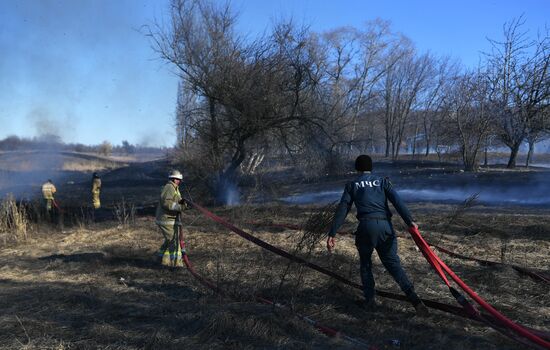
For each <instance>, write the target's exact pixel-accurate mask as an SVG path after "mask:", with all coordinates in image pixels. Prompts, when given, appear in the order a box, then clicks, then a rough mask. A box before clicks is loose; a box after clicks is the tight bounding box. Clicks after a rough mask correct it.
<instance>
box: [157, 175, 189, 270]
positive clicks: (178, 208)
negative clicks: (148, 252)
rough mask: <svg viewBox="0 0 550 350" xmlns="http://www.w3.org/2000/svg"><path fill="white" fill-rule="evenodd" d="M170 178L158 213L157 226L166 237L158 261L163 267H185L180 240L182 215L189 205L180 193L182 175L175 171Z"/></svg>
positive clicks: (160, 200)
mask: <svg viewBox="0 0 550 350" xmlns="http://www.w3.org/2000/svg"><path fill="white" fill-rule="evenodd" d="M168 178H169V181H168V183H167V184H166V185H164V187H163V188H162V192H161V194H160V199H159V204H158V206H157V213H156V224H157V225H158V227H159V228H160V230H161V232H162V235H163V236H164V242H163V244H162V246H161V247H160V249H159V251H158V259H159V261H160V263H161V264H162V265H165V266H172V267H176V266H177V267H180V266H183V261H182V250H181V247H180V239H179V238H180V227H181V219H180V213H181V212H182V211H183V210H184V209H186V208H187V204H186V203H185V201H184V200H183V199H182V197H181V194H180V191H179V185H180V183H181V181H182V180H183V176H182V174H181V173H180V172H179V171H177V170H174V171H172V172H171V173H170V175H169V176H168Z"/></svg>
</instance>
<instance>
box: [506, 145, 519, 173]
mask: <svg viewBox="0 0 550 350" xmlns="http://www.w3.org/2000/svg"><path fill="white" fill-rule="evenodd" d="M520 144H521V143H519V142H516V143H514V144H513V145H512V147H510V159H508V165H507V166H506V167H507V168H508V169H514V168H515V167H516V158H517V156H518V152H519V146H520Z"/></svg>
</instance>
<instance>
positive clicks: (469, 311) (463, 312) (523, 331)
mask: <svg viewBox="0 0 550 350" xmlns="http://www.w3.org/2000/svg"><path fill="white" fill-rule="evenodd" d="M189 203H190V204H191V205H192V206H193V207H194V208H196V209H197V210H199V211H200V212H201V213H202V214H203V215H205V216H206V217H208V218H210V219H212V220H213V221H215V222H218V223H220V224H222V225H223V226H225V227H227V228H229V229H230V230H231V231H233V232H235V233H236V234H238V235H239V236H241V237H243V238H245V239H247V240H249V241H251V242H253V243H255V244H257V245H259V246H260V247H262V248H264V249H267V250H269V251H271V252H273V253H275V254H278V255H280V256H283V257H285V258H287V259H289V260H291V261H294V262H297V263H300V264H303V265H305V266H307V267H310V268H312V269H314V270H317V271H319V272H321V273H323V274H326V275H328V276H331V277H333V278H335V279H337V280H339V281H341V282H343V283H346V284H348V285H351V286H353V287H355V288H359V289H361V286H360V285H358V284H356V283H353V282H351V281H349V280H347V279H346V278H344V277H342V276H339V275H337V274H335V273H334V272H332V271H329V270H327V269H325V268H323V267H320V266H318V265H316V264H313V263H311V262H308V261H306V260H304V259H302V258H299V257H297V256H294V255H292V254H290V253H288V252H286V251H284V250H282V249H280V248H277V247H274V246H272V245H270V244H269V243H267V242H264V241H262V240H260V239H259V238H257V237H254V236H252V235H250V234H248V233H246V232H244V231H243V230H241V229H239V228H237V227H235V226H234V225H232V224H231V223H229V222H227V221H225V220H224V219H222V218H220V217H219V216H217V215H215V214H213V213H211V212H210V211H208V210H206V209H205V208H203V207H201V206H199V205H197V204H195V203H193V202H191V201H189ZM411 234H412V233H411ZM414 237H415V236H414V235H413V238H414ZM424 243H425V244H426V245H427V243H426V242H425V241H424ZM422 251H423V254H424V255H425V256H426V255H428V256H430V257H431V254H434V253H433V252H431V250H430V249H429V247H428V250H427V251H426V250H425V249H422ZM430 252H431V254H430ZM434 255H435V254H434ZM437 259H438V258H437ZM437 259H435V260H434V261H436V262H437V264H436V263H432V261H430V260H429V259H428V261H430V264H432V266H434V265H437V267H436V266H434V268H435V269H436V271H438V273H441V274H443V271H442V270H445V271H446V272H447V273H448V274H449V275H450V276H451V277H453V275H454V277H456V278H457V279H458V277H457V276H456V275H455V274H454V273H453V272H452V271H451V270H450V269H449V268H448V267H447V266H446V265H444V264H443V265H442V261H440V260H437ZM445 267H446V269H445ZM447 269H448V270H447ZM443 275H444V274H443ZM440 276H441V275H440ZM454 277H453V279H454ZM442 278H443V279H444V281H445V280H446V281H447V282H448V280H447V278H446V277H442ZM455 282H456V281H455ZM460 282H461V283H462V285H461V284H460V283H459V282H457V283H459V285H461V288H463V289H464V288H468V289H469V287H468V286H467V285H466V284H465V283H464V282H462V281H461V280H460ZM451 288H452V287H451ZM453 290H454V289H451V292H452V291H453ZM469 290H470V291H471V292H472V293H473V294H474V295H476V297H477V298H479V301H478V300H476V299H475V298H474V297H472V298H474V300H476V301H477V302H478V303H479V304H480V305H482V306H483V307H484V308H485V309H486V310H487V311H488V312H489V313H490V316H489V315H480V313H479V312H477V311H475V309H473V308H467V307H465V306H464V305H462V303H461V305H462V306H463V308H456V307H453V306H451V305H447V304H442V303H438V302H433V301H429V300H423V302H424V303H425V304H426V305H427V306H429V307H432V308H436V309H440V310H442V311H446V312H451V313H454V314H456V315H460V316H463V317H468V318H471V319H474V320H478V321H481V322H484V323H488V322H494V321H495V320H496V321H498V322H500V323H501V324H502V325H504V326H506V327H507V328H509V329H512V330H514V331H515V332H517V333H518V334H520V335H521V336H524V337H526V338H527V339H529V340H531V341H532V342H534V343H535V344H538V345H539V346H542V347H544V348H550V343H548V342H547V341H545V340H544V339H542V337H544V338H546V339H549V335H548V334H547V333H546V332H542V331H532V330H531V329H527V327H522V326H520V325H517V324H515V323H514V322H512V321H511V320H509V319H507V318H506V317H504V316H503V315H502V314H500V313H499V312H498V311H496V310H495V309H494V308H492V307H491V306H490V305H489V304H488V303H486V302H485V301H484V300H483V299H481V298H480V297H479V296H477V294H475V292H473V291H472V290H471V289H469ZM377 294H378V295H380V296H383V297H389V298H393V299H398V300H405V297H404V296H400V295H397V297H396V295H394V294H393V293H387V292H378V291H377ZM457 300H458V299H457ZM464 300H465V299H464ZM468 304H469V303H468ZM466 305H467V304H466ZM457 309H458V310H457ZM459 310H460V311H459ZM482 316H483V317H482ZM503 320H507V321H508V322H510V324H509V323H507V322H505V321H503ZM489 324H490V323H489ZM511 324H513V325H514V326H512V325H511ZM490 325H491V326H493V327H494V328H495V329H496V330H498V331H501V330H502V329H501V327H499V326H500V324H499V325H494V324H490ZM503 333H504V334H506V335H509V334H507V333H505V332H503ZM535 333H536V334H535ZM509 336H510V337H511V338H512V339H514V340H517V337H514V336H512V335H509Z"/></svg>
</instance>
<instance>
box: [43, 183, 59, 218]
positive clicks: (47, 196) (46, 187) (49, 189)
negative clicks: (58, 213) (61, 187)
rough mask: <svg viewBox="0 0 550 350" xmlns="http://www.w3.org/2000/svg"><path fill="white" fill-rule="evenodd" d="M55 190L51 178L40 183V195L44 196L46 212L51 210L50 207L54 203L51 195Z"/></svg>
mask: <svg viewBox="0 0 550 350" xmlns="http://www.w3.org/2000/svg"><path fill="white" fill-rule="evenodd" d="M55 192H57V189H56V188H55V186H54V184H53V182H52V180H48V181H46V182H45V183H44V184H43V185H42V196H43V197H44V202H45V204H46V212H48V214H49V213H51V212H52V207H53V205H54V197H53V195H54V194H55Z"/></svg>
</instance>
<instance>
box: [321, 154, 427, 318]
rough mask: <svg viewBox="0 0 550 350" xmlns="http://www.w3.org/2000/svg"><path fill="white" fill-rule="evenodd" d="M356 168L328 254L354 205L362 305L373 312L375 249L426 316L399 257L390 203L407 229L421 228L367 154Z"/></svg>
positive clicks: (408, 295) (358, 161) (339, 211)
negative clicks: (375, 170) (373, 258)
mask: <svg viewBox="0 0 550 350" xmlns="http://www.w3.org/2000/svg"><path fill="white" fill-rule="evenodd" d="M355 169H356V170H357V171H358V172H359V173H360V175H359V177H358V178H357V179H355V181H352V182H349V183H347V184H346V188H345V189H344V193H343V194H342V199H341V200H340V204H339V205H338V208H337V209H336V215H335V217H334V222H333V223H332V227H331V229H330V232H329V234H328V236H329V237H328V239H327V248H328V250H329V251H331V250H332V248H334V246H335V241H334V236H336V231H337V230H338V228H339V227H340V226H341V225H342V224H343V223H344V220H345V218H346V216H347V214H348V212H349V211H350V209H351V205H352V204H353V203H355V206H356V208H357V219H358V220H359V225H358V227H357V232H356V234H355V235H356V236H355V245H356V246H357V250H358V252H359V259H360V262H361V281H362V282H363V293H364V295H365V300H364V301H361V302H359V304H360V306H362V307H364V308H365V309H367V310H374V308H375V306H376V303H375V300H374V294H375V291H374V285H375V282H374V277H373V275H372V262H371V256H372V252H373V250H374V249H376V251H377V252H378V256H379V257H380V260H381V261H382V264H384V267H385V268H386V269H387V270H388V272H389V273H390V274H391V275H392V277H393V278H394V279H395V281H396V282H397V284H398V285H399V287H400V288H401V290H402V291H403V292H404V293H405V295H406V296H407V298H408V299H409V301H410V302H411V303H412V304H413V306H414V308H415V309H416V312H417V314H418V315H422V316H425V315H427V314H428V309H427V308H426V306H425V305H424V304H423V303H422V301H421V300H420V298H419V297H418V295H416V293H415V291H414V286H413V284H412V283H411V282H410V281H409V278H408V277H407V274H406V273H405V271H404V270H403V268H402V267H401V262H400V260H399V256H398V255H397V238H396V236H395V232H394V230H393V226H392V224H391V215H392V214H391V211H390V208H389V206H388V200H389V201H390V202H391V203H392V204H393V206H394V207H395V209H396V210H397V212H398V213H399V215H400V216H401V218H403V220H404V221H405V223H406V224H407V226H409V227H410V226H414V227H418V226H417V225H416V223H415V222H414V221H413V218H412V216H411V214H410V212H409V210H408V209H407V207H406V206H405V204H404V203H403V202H402V201H401V199H400V198H399V196H398V195H397V192H396V191H395V190H394V189H393V187H392V184H391V182H390V181H389V180H388V179H387V178H383V177H380V176H377V175H373V174H371V171H372V159H371V158H370V157H369V156H367V155H364V154H363V155H360V156H359V157H357V159H356V160H355Z"/></svg>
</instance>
